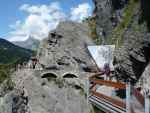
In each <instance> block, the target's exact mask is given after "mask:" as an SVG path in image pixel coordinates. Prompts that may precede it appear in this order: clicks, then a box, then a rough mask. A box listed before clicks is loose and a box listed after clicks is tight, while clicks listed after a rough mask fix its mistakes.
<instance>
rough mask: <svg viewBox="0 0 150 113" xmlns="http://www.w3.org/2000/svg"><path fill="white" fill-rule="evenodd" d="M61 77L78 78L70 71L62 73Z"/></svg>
mask: <svg viewBox="0 0 150 113" xmlns="http://www.w3.org/2000/svg"><path fill="white" fill-rule="evenodd" d="M63 78H78V76H77V75H75V74H72V73H66V74H64V75H63Z"/></svg>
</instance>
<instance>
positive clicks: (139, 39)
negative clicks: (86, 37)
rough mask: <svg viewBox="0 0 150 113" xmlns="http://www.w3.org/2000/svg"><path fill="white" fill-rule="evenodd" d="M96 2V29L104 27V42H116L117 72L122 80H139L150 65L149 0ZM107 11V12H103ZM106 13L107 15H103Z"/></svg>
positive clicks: (105, 0) (104, 0) (133, 81)
mask: <svg viewBox="0 0 150 113" xmlns="http://www.w3.org/2000/svg"><path fill="white" fill-rule="evenodd" d="M94 1H95V3H96V10H95V11H96V17H97V23H98V24H97V32H98V34H99V32H100V30H99V29H103V32H104V33H103V34H104V35H103V36H105V38H104V39H105V40H104V41H105V44H115V45H116V53H115V62H114V63H115V65H116V73H117V74H116V75H117V76H118V78H119V79H120V80H124V81H125V80H127V79H130V80H131V81H132V83H135V82H137V81H138V80H139V79H140V77H141V76H142V74H143V72H144V70H145V68H146V67H147V66H148V64H149V58H150V52H149V51H150V45H149V44H150V43H149V42H150V35H149V20H150V19H149V17H150V15H149V13H148V10H149V8H150V7H149V6H150V2H149V1H148V0H145V1H143V0H141V1H140V0H109V1H108V0H103V1H100V0H94ZM108 4H109V5H108ZM105 11H107V13H104V12H105ZM103 16H105V18H101V17H103ZM106 16H107V17H106ZM104 21H107V22H104ZM103 24H104V25H105V26H103ZM100 34H101V33H100ZM100 37H101V36H100Z"/></svg>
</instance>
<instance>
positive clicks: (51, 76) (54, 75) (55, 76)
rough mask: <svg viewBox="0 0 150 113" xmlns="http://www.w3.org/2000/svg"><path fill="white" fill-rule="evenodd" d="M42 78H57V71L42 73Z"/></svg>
mask: <svg viewBox="0 0 150 113" xmlns="http://www.w3.org/2000/svg"><path fill="white" fill-rule="evenodd" d="M41 78H47V79H56V78H57V75H56V74H55V73H51V72H47V73H44V74H42V76H41Z"/></svg>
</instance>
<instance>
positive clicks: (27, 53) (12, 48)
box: [0, 38, 33, 64]
mask: <svg viewBox="0 0 150 113" xmlns="http://www.w3.org/2000/svg"><path fill="white" fill-rule="evenodd" d="M32 54H33V51H31V50H29V49H24V48H21V47H19V46H16V45H14V44H12V43H11V42H9V41H7V40H5V39H2V38H0V64H8V63H13V62H16V61H18V60H19V61H26V60H28V59H29V58H30V57H31V56H32Z"/></svg>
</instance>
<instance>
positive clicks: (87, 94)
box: [86, 78, 90, 105]
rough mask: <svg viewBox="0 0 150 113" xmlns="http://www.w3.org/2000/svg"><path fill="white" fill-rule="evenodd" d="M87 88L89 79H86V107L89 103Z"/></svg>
mask: <svg viewBox="0 0 150 113" xmlns="http://www.w3.org/2000/svg"><path fill="white" fill-rule="evenodd" d="M89 87H90V84H89V78H87V79H86V95H87V105H88V103H89Z"/></svg>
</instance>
